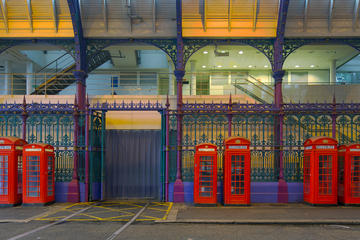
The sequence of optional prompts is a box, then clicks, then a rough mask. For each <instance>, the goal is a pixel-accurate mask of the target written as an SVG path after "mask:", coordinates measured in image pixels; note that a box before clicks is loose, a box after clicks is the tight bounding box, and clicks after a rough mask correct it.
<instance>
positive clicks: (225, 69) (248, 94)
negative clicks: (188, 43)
mask: <svg viewBox="0 0 360 240" xmlns="http://www.w3.org/2000/svg"><path fill="white" fill-rule="evenodd" d="M185 70H186V75H185V82H184V86H183V89H184V95H229V94H232V95H236V97H238V98H239V100H240V101H245V102H246V101H249V102H254V101H256V102H262V103H266V102H272V99H273V87H272V82H273V80H272V72H271V63H270V61H269V60H268V58H267V57H266V56H265V55H264V54H263V53H262V52H260V51H259V50H257V49H256V48H254V47H251V46H249V45H207V46H205V47H203V48H201V49H200V50H198V51H197V52H195V53H194V54H193V55H192V56H191V57H190V58H189V60H188V61H187V64H186V67H185Z"/></svg>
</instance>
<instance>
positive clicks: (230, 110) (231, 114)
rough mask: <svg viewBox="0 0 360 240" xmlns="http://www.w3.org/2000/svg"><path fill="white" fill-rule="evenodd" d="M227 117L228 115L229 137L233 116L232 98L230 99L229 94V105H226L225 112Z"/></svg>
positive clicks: (229, 135)
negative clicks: (226, 109) (226, 110)
mask: <svg viewBox="0 0 360 240" xmlns="http://www.w3.org/2000/svg"><path fill="white" fill-rule="evenodd" d="M227 117H228V137H231V130H232V118H233V113H232V99H231V95H230V98H229V106H228V113H227Z"/></svg>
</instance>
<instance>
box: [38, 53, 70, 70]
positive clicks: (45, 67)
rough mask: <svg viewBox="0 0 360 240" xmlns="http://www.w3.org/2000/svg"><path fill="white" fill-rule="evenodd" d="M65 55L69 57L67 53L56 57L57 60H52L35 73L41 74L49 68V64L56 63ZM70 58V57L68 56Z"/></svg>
mask: <svg viewBox="0 0 360 240" xmlns="http://www.w3.org/2000/svg"><path fill="white" fill-rule="evenodd" d="M66 55H70V54H68V53H64V54H63V55H61V56H60V57H58V58H57V59H55V60H53V61H52V62H50V63H48V64H47V65H46V66H44V67H42V68H41V69H40V70H38V71H37V72H36V73H40V72H42V71H43V70H44V69H46V68H47V67H48V66H50V65H51V64H53V63H55V62H57V61H58V60H59V59H60V58H62V57H64V56H66ZM70 56H71V55H70Z"/></svg>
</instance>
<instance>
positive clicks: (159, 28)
mask: <svg viewBox="0 0 360 240" xmlns="http://www.w3.org/2000/svg"><path fill="white" fill-rule="evenodd" d="M78 1H79V2H80V11H81V17H82V24H83V29H84V34H85V36H86V37H121V38H123V37H175V36H176V0H78ZM182 2H183V11H182V16H183V35H184V36H185V37H274V36H275V34H276V28H277V18H278V11H279V2H280V0H183V1H182ZM359 4H360V0H290V5H289V11H288V17H287V23H286V31H285V35H286V36H287V37H300V36H301V37H304V36H309V37H317V36H360V29H359ZM0 7H1V11H0V37H73V29H72V22H71V17H70V12H69V7H68V3H67V0H0Z"/></svg>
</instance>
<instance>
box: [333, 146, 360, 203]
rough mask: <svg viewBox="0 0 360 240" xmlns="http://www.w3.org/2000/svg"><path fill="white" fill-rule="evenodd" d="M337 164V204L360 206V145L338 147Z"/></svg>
mask: <svg viewBox="0 0 360 240" xmlns="http://www.w3.org/2000/svg"><path fill="white" fill-rule="evenodd" d="M338 164H339V172H338V181H339V191H338V197H339V202H340V203H343V204H360V144H351V145H347V146H345V145H342V146H340V147H339V151H338Z"/></svg>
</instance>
